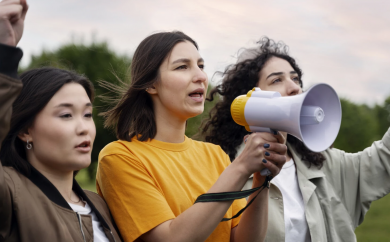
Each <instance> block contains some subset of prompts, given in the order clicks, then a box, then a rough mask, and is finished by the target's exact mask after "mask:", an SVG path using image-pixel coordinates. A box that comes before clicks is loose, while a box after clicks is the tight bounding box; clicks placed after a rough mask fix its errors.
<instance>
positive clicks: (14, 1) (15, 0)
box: [0, 0, 20, 6]
mask: <svg viewBox="0 0 390 242" xmlns="http://www.w3.org/2000/svg"><path fill="white" fill-rule="evenodd" d="M12 4H15V5H18V4H20V0H3V1H2V2H0V6H1V5H2V6H5V5H12Z"/></svg>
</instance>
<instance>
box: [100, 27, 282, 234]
mask: <svg viewBox="0 0 390 242" xmlns="http://www.w3.org/2000/svg"><path fill="white" fill-rule="evenodd" d="M131 78H132V79H131V84H130V86H129V87H128V88H127V89H126V90H123V91H121V90H118V89H117V91H120V93H124V95H123V96H121V98H120V99H119V102H118V103H117V104H116V106H115V107H114V108H112V109H111V110H109V111H108V112H106V113H105V114H104V115H105V117H106V126H109V127H115V128H116V133H117V137H118V139H119V140H118V141H115V142H112V143H110V144H108V145H107V146H106V147H105V148H104V149H103V150H102V151H101V152H100V155H99V166H98V171H97V178H96V179H97V190H98V193H99V194H101V195H102V196H103V197H104V199H105V200H106V202H107V204H108V206H109V207H110V209H111V212H112V214H113V217H114V219H115V221H116V223H117V225H118V228H119V231H120V232H121V234H122V236H123V238H124V240H125V241H146V242H149V241H150V242H152V241H153V242H156V241H157V242H159V241H169V242H175V241H186V242H190V241H210V242H211V241H213V242H217V241H218V242H219V241H221V242H222V241H224V242H229V241H236V242H237V241H240V242H245V241H251V242H252V241H263V239H264V236H265V231H266V227H267V226H266V224H267V223H266V221H267V216H268V215H267V211H268V204H267V201H268V189H265V190H263V191H262V192H261V193H259V195H258V197H257V199H255V200H253V202H252V204H251V205H250V206H249V207H247V209H246V210H245V211H244V212H243V213H242V215H241V216H240V213H241V212H240V210H241V209H243V208H244V207H245V205H246V201H245V199H244V198H243V199H240V200H236V201H234V202H233V201H232V200H219V201H218V202H207V201H208V200H207V201H206V200H203V202H198V203H195V202H196V200H197V198H198V197H199V196H201V195H202V194H205V193H208V194H206V195H205V196H209V195H210V193H213V194H212V195H215V194H214V193H222V192H233V193H232V194H236V193H235V192H236V191H240V190H241V188H242V187H243V186H244V184H245V182H246V181H247V179H248V178H249V176H250V174H252V173H255V176H254V186H256V187H259V186H261V185H262V184H264V183H265V182H266V178H265V177H262V176H261V175H260V173H259V171H261V170H262V169H264V168H268V169H269V170H270V171H271V172H272V174H273V175H276V174H278V173H279V167H281V166H283V164H284V162H285V156H284V153H285V151H286V149H287V148H286V146H285V145H284V144H281V143H284V137H283V136H282V135H280V134H275V135H274V134H254V135H252V136H251V137H249V138H248V141H247V146H246V147H245V149H244V151H243V152H242V154H241V155H240V156H239V157H237V159H235V161H234V162H233V163H231V162H230V160H229V157H228V156H227V155H226V154H225V153H224V152H223V150H222V149H221V148H220V147H219V146H215V145H212V144H209V143H204V142H199V141H195V140H192V139H190V138H188V137H186V136H185V128H186V121H187V119H189V118H191V117H194V116H196V115H199V114H201V113H202V112H203V109H204V100H205V95H206V90H207V87H208V79H207V76H206V73H205V72H204V60H203V59H202V58H201V56H200V54H199V52H198V45H197V44H196V42H195V41H194V40H193V39H191V38H190V37H189V36H187V35H185V34H184V33H182V32H162V33H157V34H153V35H151V36H149V37H147V38H146V39H144V40H143V41H142V42H141V43H140V45H139V46H138V48H137V49H136V51H135V53H134V56H133V60H132V66H131ZM105 85H106V86H108V87H109V88H111V89H116V87H115V86H113V85H109V84H108V85H107V83H105ZM263 143H268V144H270V147H272V148H267V146H263V145H260V144H263ZM270 149H271V150H273V151H274V152H275V154H274V155H272V156H269V157H265V156H264V154H267V153H268V152H267V151H268V150H270ZM265 158H266V159H265ZM268 161H272V162H268ZM254 197H255V195H252V196H251V198H252V199H253V198H254ZM207 198H208V197H207ZM194 203H195V204H194ZM236 214H237V216H234V215H236ZM233 216H234V217H233ZM232 217H233V219H232V220H230V218H232ZM221 220H223V222H221Z"/></svg>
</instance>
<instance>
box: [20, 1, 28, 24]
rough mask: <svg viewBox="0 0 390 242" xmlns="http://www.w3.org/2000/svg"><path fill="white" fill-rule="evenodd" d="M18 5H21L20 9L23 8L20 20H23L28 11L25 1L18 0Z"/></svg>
mask: <svg viewBox="0 0 390 242" xmlns="http://www.w3.org/2000/svg"><path fill="white" fill-rule="evenodd" d="M20 5H22V7H23V10H22V16H21V18H22V19H23V20H24V19H25V18H26V14H27V10H28V5H27V1H26V0H20Z"/></svg>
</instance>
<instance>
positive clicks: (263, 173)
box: [260, 168, 271, 176]
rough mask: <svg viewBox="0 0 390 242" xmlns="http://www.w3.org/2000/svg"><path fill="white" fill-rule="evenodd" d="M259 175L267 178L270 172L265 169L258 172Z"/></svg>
mask: <svg viewBox="0 0 390 242" xmlns="http://www.w3.org/2000/svg"><path fill="white" fill-rule="evenodd" d="M260 175H262V176H269V175H271V172H270V170H268V169H267V168H265V169H263V170H261V171H260Z"/></svg>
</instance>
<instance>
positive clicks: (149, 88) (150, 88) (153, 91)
mask: <svg viewBox="0 0 390 242" xmlns="http://www.w3.org/2000/svg"><path fill="white" fill-rule="evenodd" d="M145 91H146V92H147V93H149V94H150V95H154V94H157V89H156V87H155V86H154V85H153V86H151V87H148V88H146V89H145Z"/></svg>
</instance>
